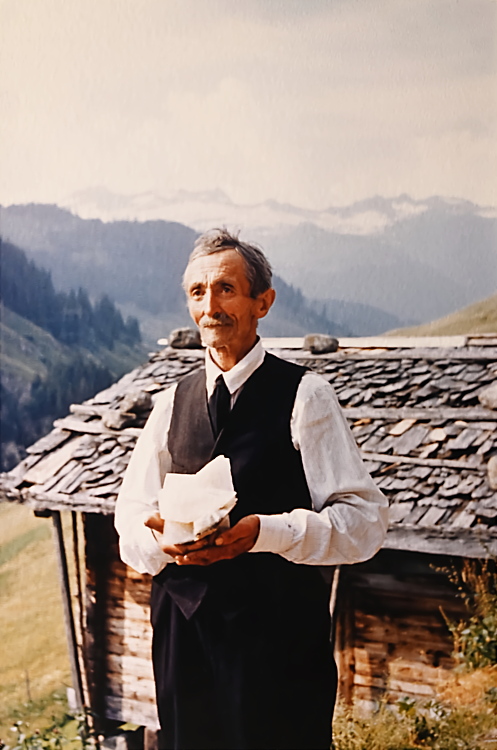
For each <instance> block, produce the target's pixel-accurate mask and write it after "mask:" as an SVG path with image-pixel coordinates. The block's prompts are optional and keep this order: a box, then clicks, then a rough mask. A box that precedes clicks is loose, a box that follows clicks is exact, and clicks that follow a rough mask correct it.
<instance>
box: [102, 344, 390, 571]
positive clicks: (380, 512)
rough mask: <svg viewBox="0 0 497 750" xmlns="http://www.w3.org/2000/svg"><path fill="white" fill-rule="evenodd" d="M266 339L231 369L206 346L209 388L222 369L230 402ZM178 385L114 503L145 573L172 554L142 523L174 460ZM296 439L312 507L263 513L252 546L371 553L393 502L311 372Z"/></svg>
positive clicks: (126, 550) (321, 560) (348, 557)
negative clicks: (170, 440) (216, 360)
mask: <svg viewBox="0 0 497 750" xmlns="http://www.w3.org/2000/svg"><path fill="white" fill-rule="evenodd" d="M264 355H265V352H264V349H263V347H262V344H261V342H260V340H259V341H258V342H257V344H256V345H255V346H254V347H253V349H251V350H250V352H249V353H248V354H247V355H246V356H245V357H244V358H243V359H242V360H241V361H240V362H238V363H237V364H236V365H235V366H234V367H233V368H232V369H231V370H228V371H227V372H223V371H222V370H220V369H219V368H218V367H217V365H216V364H215V363H214V361H213V360H212V359H211V357H210V355H209V351H208V350H207V351H206V359H205V365H206V381H207V395H208V396H210V395H211V394H212V391H213V390H214V384H215V380H216V378H217V377H218V375H220V374H222V375H223V377H224V379H225V382H226V385H227V387H228V390H229V392H230V394H231V405H232V406H233V404H234V402H235V400H236V398H237V397H238V395H239V394H240V392H241V389H242V388H243V385H244V383H245V382H246V380H247V379H248V378H249V377H250V375H252V373H253V372H254V371H255V370H256V369H257V368H258V367H259V366H260V365H261V364H262V362H263V360H264ZM175 391H176V386H172V387H170V388H168V389H167V390H166V391H164V392H163V393H162V394H160V396H159V397H158V399H157V402H156V404H155V406H154V409H153V411H152V413H151V415H150V417H149V419H148V421H147V423H146V425H145V427H144V429H143V432H142V434H141V435H140V437H139V438H138V441H137V443H136V446H135V449H134V451H133V454H132V456H131V459H130V462H129V465H128V468H127V470H126V474H125V476H124V480H123V484H122V487H121V491H120V492H119V497H118V499H117V504H116V515H115V523H116V529H117V531H118V533H119V536H120V550H121V557H122V560H123V561H124V562H125V563H126V564H128V565H130V566H131V567H132V568H134V569H135V570H137V571H138V572H139V573H150V574H151V575H157V573H159V572H160V571H161V570H162V568H164V566H165V565H166V564H167V563H170V562H171V561H172V558H171V557H169V555H166V554H165V553H164V552H163V551H162V549H161V547H160V546H159V543H158V541H157V538H156V536H155V535H154V533H152V531H151V530H150V529H149V528H148V527H146V526H145V525H144V522H145V520H146V519H147V518H148V517H149V516H151V515H152V514H153V513H156V512H157V511H158V503H157V495H158V492H159V490H160V489H161V487H162V485H163V482H164V477H165V475H166V473H167V472H168V471H169V470H170V467H171V456H170V454H169V451H168V442H167V441H168V432H169V425H170V421H171V414H172V409H173V403H174V394H175ZM291 435H292V441H293V444H294V446H295V448H296V449H297V450H299V451H300V453H301V456H302V463H303V466H304V472H305V476H306V480H307V484H308V487H309V492H310V495H311V499H312V506H313V510H306V509H304V508H296V509H295V510H292V511H290V512H289V513H280V514H276V515H259V519H260V532H259V537H258V539H257V541H256V543H255V546H254V547H253V548H252V549H251V550H250V552H252V553H257V552H273V553H276V554H279V555H281V556H282V557H285V558H286V559H287V560H291V561H292V562H296V563H306V564H308V565H340V564H342V563H355V562H361V561H362V560H367V559H368V558H370V557H372V555H374V554H375V552H376V551H377V550H378V549H379V548H380V547H381V544H382V542H383V540H384V538H385V534H386V529H387V524H388V504H387V500H386V498H385V497H384V495H383V494H382V493H381V492H380V490H379V489H378V488H377V487H376V486H375V484H374V482H373V480H372V479H371V477H370V476H369V474H368V472H367V471H366V469H365V467H364V464H363V462H362V459H361V457H360V454H359V450H358V448H357V446H356V444H355V441H354V438H353V437H352V433H351V431H350V429H349V426H348V424H347V421H346V419H345V416H344V414H343V412H342V410H341V407H340V405H339V403H338V399H337V397H336V394H335V391H334V390H333V388H332V386H331V385H330V384H329V383H328V381H326V380H325V379H324V378H323V377H321V375H317V374H316V373H313V372H306V373H305V374H304V376H303V377H302V380H301V382H300V384H299V387H298V390H297V395H296V398H295V403H294V407H293V412H292V417H291Z"/></svg>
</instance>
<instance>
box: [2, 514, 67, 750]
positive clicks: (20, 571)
mask: <svg viewBox="0 0 497 750" xmlns="http://www.w3.org/2000/svg"><path fill="white" fill-rule="evenodd" d="M0 644H1V646H0V738H1V739H3V741H4V742H6V741H7V740H8V739H12V737H11V732H10V726H11V725H12V723H13V721H15V720H18V719H19V718H22V717H24V718H25V719H26V717H27V716H29V717H30V720H31V724H32V727H33V729H36V728H39V727H41V726H43V725H44V724H47V723H49V722H50V721H51V718H52V715H53V714H55V715H62V714H63V712H64V710H65V688H66V686H67V685H70V670H69V663H68V657H67V648H66V641H65V632H64V620H63V613H62V603H61V597H60V588H59V579H58V574H57V563H56V558H55V550H54V545H53V541H52V533H51V521H50V520H49V519H43V518H35V517H34V515H33V512H32V511H31V510H29V509H28V508H26V507H23V506H20V505H15V504H11V503H2V504H0Z"/></svg>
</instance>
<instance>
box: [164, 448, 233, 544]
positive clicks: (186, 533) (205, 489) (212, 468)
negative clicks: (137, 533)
mask: <svg viewBox="0 0 497 750" xmlns="http://www.w3.org/2000/svg"><path fill="white" fill-rule="evenodd" d="M158 500H159V511H160V515H161V517H162V518H163V519H164V532H163V534H162V542H163V543H164V544H185V543H187V542H193V541H195V540H197V539H201V538H202V537H203V536H206V535H207V534H209V533H210V532H211V531H213V530H214V529H215V528H218V527H221V528H224V527H226V528H227V527H229V512H230V511H231V510H232V509H233V508H234V507H235V505H236V492H235V489H234V487H233V480H232V478H231V469H230V462H229V458H226V457H225V456H216V458H214V459H213V460H212V461H209V463H208V464H206V465H205V466H204V467H203V469H200V471H199V472H197V473H196V474H166V478H165V480H164V486H163V488H162V489H161V490H160V492H159V498H158Z"/></svg>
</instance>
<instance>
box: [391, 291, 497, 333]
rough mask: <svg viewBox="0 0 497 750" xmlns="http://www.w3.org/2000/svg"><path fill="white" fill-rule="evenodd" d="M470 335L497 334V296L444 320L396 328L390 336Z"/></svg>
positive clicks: (459, 311)
mask: <svg viewBox="0 0 497 750" xmlns="http://www.w3.org/2000/svg"><path fill="white" fill-rule="evenodd" d="M471 333H497V294H494V295H492V297H487V298H486V299H484V300H481V301H480V302H475V303H474V304H473V305H469V306H468V307H464V308H463V309H462V310H457V311H456V312H454V313H451V314H450V315H446V316H445V317H444V318H439V319H438V320H433V321H432V322H431V323H425V324H424V325H420V326H413V327H412V328H397V329H396V330H394V331H389V332H388V334H387V335H390V336H398V335H402V336H455V335H458V334H471Z"/></svg>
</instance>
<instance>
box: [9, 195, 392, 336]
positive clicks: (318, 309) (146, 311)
mask: <svg viewBox="0 0 497 750" xmlns="http://www.w3.org/2000/svg"><path fill="white" fill-rule="evenodd" d="M1 218H2V232H3V236H4V239H8V240H9V241H11V242H13V243H15V244H17V245H18V246H19V247H21V248H23V249H24V250H25V251H26V252H27V253H28V255H29V257H30V258H32V259H33V260H34V261H35V262H36V263H37V264H38V265H40V266H43V267H44V268H47V269H49V270H50V271H51V274H52V277H53V280H54V283H55V285H56V286H57V287H59V288H62V289H70V288H77V287H78V286H84V287H86V288H87V289H88V290H89V292H90V294H91V295H92V296H93V297H99V296H101V295H102V294H107V295H109V296H110V297H111V298H112V299H113V300H115V301H116V302H117V303H118V304H119V305H120V307H121V309H122V310H123V312H124V313H125V315H133V316H136V317H137V318H138V319H139V320H140V324H141V326H142V331H143V333H144V338H145V340H146V341H147V343H148V345H149V346H151V345H155V342H156V339H157V338H159V337H164V336H167V335H168V333H169V331H170V330H171V328H174V327H177V326H184V325H191V321H190V318H189V315H188V312H187V309H186V303H185V297H184V292H183V290H182V287H181V279H182V275H183V271H184V269H185V267H186V264H187V260H188V256H189V254H190V252H191V250H192V248H193V244H194V242H195V239H196V237H197V233H196V232H195V231H194V230H193V229H190V228H189V227H186V226H184V225H182V224H179V223H174V222H166V221H162V220H156V221H146V222H138V221H115V222H108V223H105V222H102V221H100V220H99V219H81V218H79V217H78V216H74V215H72V214H71V213H69V212H68V211H67V210H64V209H61V208H58V207H57V206H47V205H38V204H30V205H26V206H10V207H8V208H4V209H2V212H1ZM274 284H275V287H276V289H277V297H278V299H277V304H276V305H275V306H274V308H273V310H272V311H271V315H270V316H268V318H267V319H265V320H264V321H262V325H261V331H262V332H263V334H265V335H268V336H299V335H304V334H305V333H308V332H309V331H314V332H323V333H333V334H335V335H350V334H351V333H352V330H351V328H350V327H349V326H348V325H347V323H346V321H343V322H342V323H340V324H337V323H336V322H334V320H333V319H330V318H328V317H326V313H325V311H324V308H323V305H322V304H321V305H319V306H314V305H312V304H309V301H308V300H306V299H305V298H304V297H303V295H302V293H301V292H300V291H299V290H298V289H294V288H292V287H291V286H289V285H288V284H286V283H285V282H284V281H283V279H281V278H279V277H278V276H277V275H275V279H274ZM370 312H371V311H370ZM370 317H371V316H370ZM396 324H398V321H396Z"/></svg>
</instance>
